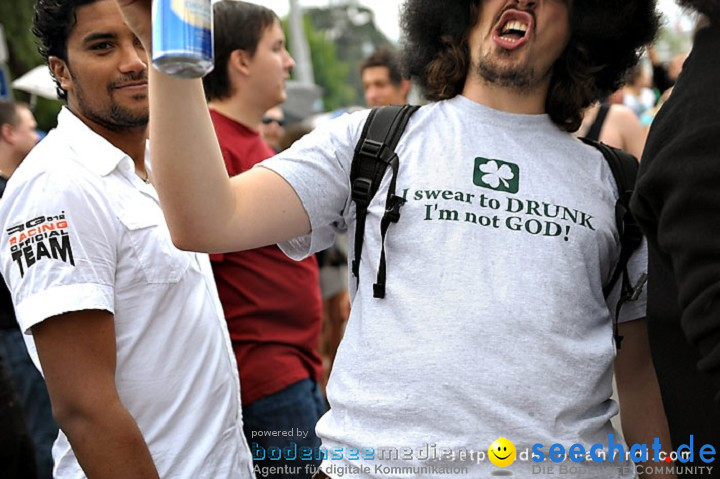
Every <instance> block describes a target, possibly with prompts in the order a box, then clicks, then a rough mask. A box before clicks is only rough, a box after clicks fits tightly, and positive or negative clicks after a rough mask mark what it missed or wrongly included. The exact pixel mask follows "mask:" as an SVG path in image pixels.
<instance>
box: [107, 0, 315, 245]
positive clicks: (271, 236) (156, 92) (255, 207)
mask: <svg viewBox="0 0 720 479" xmlns="http://www.w3.org/2000/svg"><path fill="white" fill-rule="evenodd" d="M116 1H117V3H118V5H119V6H120V7H121V9H122V10H123V14H124V15H125V18H126V21H127V22H128V25H129V26H130V28H131V29H132V30H133V31H134V32H135V34H136V35H137V36H138V38H139V39H140V41H141V42H142V43H143V45H144V46H145V47H146V50H147V51H148V52H150V51H151V41H150V38H151V36H150V33H151V27H150V1H149V0H116ZM149 88H150V90H149V96H150V151H151V161H152V167H153V181H154V183H155V187H156V188H157V190H158V194H159V197H160V202H161V205H162V208H163V212H164V214H165V218H166V220H167V223H168V227H169V228H170V233H171V235H172V238H173V242H174V243H175V244H176V245H177V246H178V247H179V248H182V249H190V250H197V251H207V252H225V251H237V250H244V249H249V248H255V247H258V246H262V245H267V244H273V243H277V242H280V241H283V240H287V239H291V238H294V237H296V236H301V235H304V234H307V233H308V232H310V221H309V219H308V217H307V213H306V212H305V209H304V208H303V206H302V203H301V202H300V199H299V198H298V196H297V194H296V193H295V190H293V188H292V187H291V186H290V185H289V184H288V183H287V182H286V181H285V180H284V179H283V178H282V177H280V176H279V175H278V174H276V173H274V172H271V171H269V170H266V169H263V168H255V169H253V170H250V171H248V172H246V173H244V174H242V175H240V176H239V177H236V178H234V179H232V180H230V179H229V178H228V174H227V171H226V169H225V164H224V162H223V159H222V153H221V151H220V148H219V146H218V142H217V138H216V136H215V131H214V129H213V126H212V122H211V120H210V114H209V112H208V107H207V104H206V103H205V96H204V93H203V89H202V83H201V81H200V80H181V79H176V78H172V77H169V76H167V75H165V74H163V73H161V72H159V71H157V70H155V69H154V68H152V67H151V68H150V87H149Z"/></svg>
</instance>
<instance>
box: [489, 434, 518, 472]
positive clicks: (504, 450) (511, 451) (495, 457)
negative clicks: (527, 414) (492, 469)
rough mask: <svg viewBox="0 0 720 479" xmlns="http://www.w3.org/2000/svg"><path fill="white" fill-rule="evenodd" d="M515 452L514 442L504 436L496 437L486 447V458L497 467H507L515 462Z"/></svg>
mask: <svg viewBox="0 0 720 479" xmlns="http://www.w3.org/2000/svg"><path fill="white" fill-rule="evenodd" d="M516 454H517V451H516V450H515V444H513V443H512V442H510V441H508V440H507V439H505V438H504V437H499V438H497V439H496V440H495V442H493V443H492V444H490V448H489V449H488V458H490V462H492V463H493V464H495V465H496V466H497V467H507V466H509V465H510V464H512V463H513V462H515V455H516Z"/></svg>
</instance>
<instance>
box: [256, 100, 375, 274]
mask: <svg viewBox="0 0 720 479" xmlns="http://www.w3.org/2000/svg"><path fill="white" fill-rule="evenodd" d="M368 114H369V111H368V110H365V111H361V112H357V113H353V114H351V115H344V116H342V117H340V118H337V119H335V120H331V121H329V122H327V123H326V124H323V125H322V126H320V127H318V128H317V129H316V130H314V131H313V132H312V133H310V134H308V135H306V136H305V137H303V138H302V139H300V140H298V141H297V142H296V143H295V144H294V145H293V146H292V147H291V148H290V149H288V150H286V151H284V152H282V153H280V154H279V155H277V156H275V157H273V158H270V159H268V160H265V161H264V162H262V163H260V164H259V165H258V166H261V167H264V168H268V169H270V170H272V171H274V172H275V173H277V174H279V175H280V176H282V177H283V178H284V179H285V180H286V181H287V182H288V183H289V184H290V185H291V186H292V187H293V189H294V190H295V192H296V193H297V195H298V196H299V197H300V201H301V202H302V204H303V207H304V208H305V211H306V212H307V214H308V217H309V218H310V225H311V228H312V229H311V233H310V234H309V235H307V236H302V237H299V238H295V239H293V240H290V241H287V242H284V243H281V244H279V245H278V246H280V248H281V249H282V250H283V251H284V252H285V254H287V255H288V256H290V257H291V258H293V259H296V260H300V259H303V258H305V257H307V256H309V255H311V254H313V253H316V252H318V251H321V250H324V249H326V248H328V247H330V246H332V244H333V242H334V239H335V235H336V234H337V233H341V232H344V231H346V230H347V225H348V223H349V222H350V220H351V216H350V215H353V214H354V208H353V209H352V211H351V209H350V203H351V198H350V166H351V164H352V158H353V154H354V151H355V144H356V143H357V140H358V138H359V137H360V132H361V131H362V127H363V125H364V123H365V119H366V118H367V116H368Z"/></svg>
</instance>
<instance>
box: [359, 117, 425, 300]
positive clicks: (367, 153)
mask: <svg viewBox="0 0 720 479" xmlns="http://www.w3.org/2000/svg"><path fill="white" fill-rule="evenodd" d="M418 108H419V107H418V106H412V105H403V106H386V107H381V108H375V109H373V110H372V111H371V112H370V115H369V116H368V118H367V121H366V122H365V126H364V127H363V131H362V134H361V136H360V139H359V140H358V143H357V145H356V147H355V156H354V157H353V161H352V166H351V168H350V185H351V194H352V200H353V201H354V202H355V208H356V220H355V246H354V250H355V257H354V259H353V262H352V273H353V275H354V276H355V278H356V280H357V281H358V282H359V279H360V256H361V254H362V246H363V239H364V237H365V222H366V220H367V208H368V206H369V205H370V201H371V200H372V198H373V197H374V196H375V193H377V191H378V189H379V188H380V183H382V180H383V177H384V176H385V171H386V170H387V168H388V167H390V168H391V169H392V170H391V171H392V179H391V181H390V187H389V188H388V195H387V199H386V202H385V214H384V215H383V217H382V220H381V221H380V233H381V244H382V249H381V253H380V266H379V267H378V278H377V282H376V283H375V285H374V286H373V295H374V296H375V297H376V298H384V297H385V273H386V267H385V235H386V233H387V230H388V228H389V227H390V224H391V223H397V222H398V220H399V219H400V208H401V207H402V205H403V204H404V203H405V199H404V198H402V197H399V196H397V195H395V183H396V180H397V173H398V167H399V159H398V157H397V154H395V147H396V146H397V144H398V142H399V141H400V137H401V136H402V134H403V131H404V130H405V127H406V126H407V123H408V120H409V119H410V116H411V115H412V114H413V113H415V112H416V111H417V109H418Z"/></svg>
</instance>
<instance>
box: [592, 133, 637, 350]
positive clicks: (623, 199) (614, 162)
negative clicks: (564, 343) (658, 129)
mask: <svg viewBox="0 0 720 479" xmlns="http://www.w3.org/2000/svg"><path fill="white" fill-rule="evenodd" d="M581 140H582V141H583V142H585V143H586V144H588V145H590V146H593V147H595V148H597V149H598V150H600V152H601V153H602V154H603V156H604V157H605V160H606V161H607V163H608V165H609V166H610V170H611V171H612V174H613V177H614V178H615V184H616V185H617V189H618V200H617V202H616V203H615V223H616V226H617V230H618V234H619V235H620V256H619V258H618V262H617V264H616V265H615V269H614V270H613V273H612V275H611V277H610V280H609V281H608V282H607V283H606V284H605V285H604V286H603V295H604V296H605V298H607V297H608V296H609V295H610V293H611V291H612V290H613V288H614V287H615V284H617V281H618V279H620V278H621V277H622V287H621V290H620V299H619V300H618V303H617V307H616V309H615V317H614V318H613V332H614V335H615V344H616V345H617V347H618V349H620V344H621V343H622V339H623V338H622V336H620V333H619V329H618V321H619V318H620V308H622V305H623V304H625V303H626V302H627V301H635V300H636V299H638V297H639V296H640V293H641V292H642V289H643V286H644V285H645V282H646V281H647V274H642V275H641V276H640V278H639V279H638V281H637V283H636V284H635V285H633V284H632V281H631V280H630V276H629V274H628V271H627V264H628V261H629V260H630V257H631V256H632V254H633V252H634V251H635V250H636V249H638V248H639V247H640V244H641V243H642V238H643V234H642V231H641V230H640V226H639V225H638V223H637V221H636V220H635V217H634V216H633V215H632V213H631V211H630V198H631V197H632V193H633V190H634V188H635V179H636V178H637V172H638V167H639V165H638V162H637V160H636V159H635V157H634V156H632V155H631V154H629V153H627V152H625V151H623V150H620V149H617V148H613V147H611V146H608V145H606V144H604V143H601V142H598V141H594V140H590V139H587V138H581Z"/></svg>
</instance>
